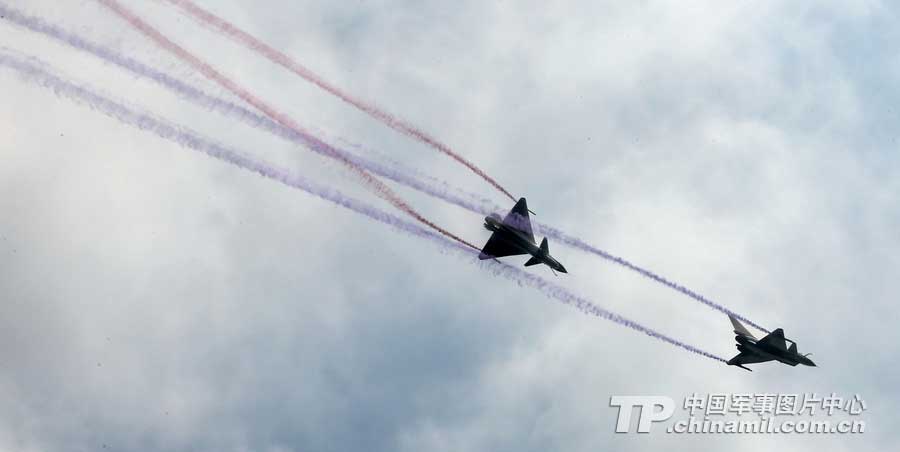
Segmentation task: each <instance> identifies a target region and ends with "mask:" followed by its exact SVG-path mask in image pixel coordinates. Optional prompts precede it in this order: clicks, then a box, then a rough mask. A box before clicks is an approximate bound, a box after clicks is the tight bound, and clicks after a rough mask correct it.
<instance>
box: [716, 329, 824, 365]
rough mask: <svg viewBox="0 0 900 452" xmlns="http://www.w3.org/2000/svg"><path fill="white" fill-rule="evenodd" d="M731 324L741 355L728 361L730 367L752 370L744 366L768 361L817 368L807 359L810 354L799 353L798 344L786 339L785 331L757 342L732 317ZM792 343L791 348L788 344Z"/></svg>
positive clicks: (773, 332) (770, 334)
mask: <svg viewBox="0 0 900 452" xmlns="http://www.w3.org/2000/svg"><path fill="white" fill-rule="evenodd" d="M728 318H729V319H731V324H732V325H734V334H737V336H735V337H734V340H735V341H737V349H738V351H740V353H739V354H738V355H737V356H735V357H734V358H731V359H730V360H729V361H728V365H729V366H738V367H740V368H742V369H747V370H750V369H749V368H747V367H744V366H743V365H742V364H752V363H764V362H766V361H780V362H782V363H784V364H787V365H788V366H796V365H797V364H803V365H804V366H813V367H815V365H816V363H814V362H812V360H811V359H809V358H807V356H809V353H807V354H805V355H801V354H800V353H798V352H797V343H796V342H794V341H792V340H790V339H785V338H784V331H783V330H782V329H781V328H778V329H777V330H775V331H772V332H771V333H769V334H767V335H766V336H765V337H764V338H762V339H759V340H757V339H756V338H755V337H753V335H752V334H750V332H749V331H747V328H745V327H744V325H742V324H741V322H738V320H737V319H736V318H734V317H732V316H728ZM788 342H790V343H791V345H790V347H788V346H787V343H788Z"/></svg>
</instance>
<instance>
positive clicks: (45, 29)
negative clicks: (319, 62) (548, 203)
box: [0, 3, 769, 333]
mask: <svg viewBox="0 0 900 452" xmlns="http://www.w3.org/2000/svg"><path fill="white" fill-rule="evenodd" d="M0 14H2V15H3V16H4V17H5V18H6V19H7V20H9V21H11V22H13V23H15V24H18V25H20V26H22V27H25V28H27V29H29V30H32V31H34V32H37V33H41V34H43V35H45V36H48V37H50V38H53V39H56V40H58V41H61V42H63V43H66V44H68V45H70V46H72V47H74V48H77V49H79V50H82V51H85V52H88V53H91V54H93V55H95V56H97V57H98V58H100V59H102V60H104V61H107V62H109V63H112V64H115V65H117V66H119V67H121V68H123V69H126V70H128V71H130V72H132V73H134V74H137V75H140V76H143V77H146V78H148V79H150V80H153V81H155V82H157V83H159V84H160V85H162V86H163V87H165V88H167V89H169V90H172V91H174V92H176V93H178V94H179V95H181V96H182V97H184V98H186V99H187V100H190V101H192V102H194V103H195V104H198V105H200V106H202V107H204V108H207V109H209V110H211V111H216V112H219V113H222V114H224V115H226V116H231V117H234V118H236V119H238V120H240V121H242V122H244V123H246V124H248V125H250V126H253V127H256V128H259V129H262V130H265V131H267V132H269V133H272V134H274V135H276V136H279V137H281V138H283V139H286V140H289V141H292V142H295V143H299V144H301V145H304V146H306V147H308V148H309V149H311V150H313V151H315V152H318V153H320V154H325V155H327V154H326V153H325V151H324V149H323V148H322V147H321V146H319V145H318V144H317V143H318V141H315V140H310V139H309V137H310V136H311V135H309V134H300V133H297V132H296V131H294V130H292V129H289V128H287V127H284V126H282V125H281V124H278V123H276V122H274V121H272V120H271V119H269V118H267V117H265V116H262V115H259V114H257V113H255V112H253V111H250V110H248V109H246V108H244V107H242V106H240V105H237V104H234V103H231V102H228V101H226V100H223V99H220V98H216V97H213V96H210V95H209V94H207V93H205V92H203V91H201V90H199V89H197V88H195V87H193V86H191V85H188V84H186V83H184V82H182V81H180V80H178V79H176V78H174V77H172V76H169V75H168V74H166V73H163V72H160V71H158V70H156V69H153V68H151V67H148V66H146V65H143V64H141V63H140V62H138V61H136V60H134V59H131V58H128V57H126V56H123V55H121V54H119V53H116V52H114V51H112V50H109V49H106V48H104V47H102V46H99V45H97V44H94V43H91V42H90V41H87V40H85V39H83V38H81V37H79V36H78V35H75V34H72V33H69V32H66V31H65V30H62V29H61V28H59V27H57V26H54V25H52V24H48V23H47V22H45V21H43V20H41V19H39V18H36V17H32V16H27V15H25V14H23V13H21V12H19V11H16V10H14V9H11V8H8V7H6V6H5V5H3V4H2V3H0ZM332 151H333V152H335V153H339V154H341V155H342V157H343V158H345V159H347V160H349V161H352V162H353V163H354V164H357V165H359V166H361V167H364V168H366V169H368V170H370V171H372V172H373V173H375V174H378V175H380V176H382V177H387V178H389V179H391V180H393V181H395V182H398V183H401V184H404V185H406V186H408V187H411V188H414V189H416V190H418V191H421V192H423V193H426V194H428V195H430V196H434V197H436V198H439V199H443V200H445V201H447V202H450V203H452V204H455V205H457V206H459V207H462V208H465V209H468V210H470V211H472V212H477V213H480V214H482V215H487V214H490V213H492V212H498V211H501V210H504V209H503V208H502V207H500V206H498V205H496V204H492V203H490V201H488V200H485V199H483V198H480V197H478V196H477V195H474V194H471V193H463V194H462V195H455V194H453V193H451V192H450V189H449V185H448V184H447V183H446V182H443V183H440V181H438V183H439V185H441V186H436V184H435V183H434V181H433V183H431V184H429V183H425V182H422V181H421V180H419V179H418V178H416V177H413V176H411V175H410V174H409V172H408V170H402V169H398V168H395V167H391V166H390V165H384V164H382V163H380V162H377V161H374V160H371V159H366V158H364V157H362V156H358V155H354V154H353V153H350V152H347V151H345V150H342V149H340V148H334V147H332ZM534 226H535V230H536V231H537V232H540V233H542V234H544V235H546V236H548V237H550V238H552V239H554V240H558V241H560V242H561V243H564V244H566V245H568V246H571V247H574V248H576V249H580V250H582V251H586V252H588V253H592V254H594V255H597V256H599V257H601V258H603V259H606V260H608V261H611V262H613V263H615V264H617V265H621V266H623V267H625V268H626V269H629V270H631V271H634V272H637V273H638V274H640V275H642V276H644V277H646V278H649V279H651V280H653V281H655V282H657V283H660V284H663V285H665V286H667V287H669V288H671V289H674V290H676V291H678V292H681V293H682V294H685V295H687V296H688V297H690V298H693V299H694V300H697V301H699V302H700V303H703V304H704V305H706V306H708V307H711V308H713V309H716V310H718V311H720V312H723V313H725V314H727V315H731V316H734V317H735V318H737V319H739V320H741V321H743V322H745V323H746V324H748V325H750V326H753V327H754V328H757V329H759V330H760V331H764V332H766V333H768V332H769V330H767V329H765V328H763V327H761V326H760V325H758V324H757V323H755V322H753V321H752V320H750V319H748V318H747V317H745V316H742V315H740V314H738V313H736V312H734V311H732V310H730V309H728V308H726V307H724V306H722V305H720V304H717V303H715V302H713V301H710V300H709V299H707V298H705V297H703V296H702V295H700V294H698V293H696V292H694V291H692V290H690V289H688V288H686V287H684V286H682V285H680V284H677V283H674V282H671V281H669V280H667V279H665V278H664V277H662V276H660V275H657V274H655V273H653V272H651V271H649V270H646V269H644V268H641V267H639V266H637V265H635V264H633V263H631V262H629V261H627V260H625V259H623V258H621V257H617V256H615V255H612V254H610V253H608V252H606V251H603V250H602V249H600V248H597V247H595V246H593V245H590V244H588V243H586V242H584V241H583V240H581V239H579V238H577V237H574V236H571V235H568V234H566V233H565V232H562V231H559V230H558V229H555V228H553V227H551V226H548V225H545V224H541V223H538V222H535V223H534Z"/></svg>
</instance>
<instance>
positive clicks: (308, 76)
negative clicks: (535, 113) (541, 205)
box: [168, 0, 516, 201]
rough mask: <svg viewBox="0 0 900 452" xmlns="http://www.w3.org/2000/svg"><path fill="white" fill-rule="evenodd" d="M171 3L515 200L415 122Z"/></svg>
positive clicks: (207, 15) (180, 2) (200, 12)
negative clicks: (355, 94)
mask: <svg viewBox="0 0 900 452" xmlns="http://www.w3.org/2000/svg"><path fill="white" fill-rule="evenodd" d="M168 1H169V2H170V3H172V4H174V5H176V6H178V7H180V8H181V9H182V11H184V12H186V13H187V14H188V15H190V16H191V17H194V18H195V19H198V20H200V21H201V22H202V23H204V24H206V25H208V26H211V27H213V28H214V29H216V30H218V31H219V32H220V33H223V34H225V35H226V36H228V37H229V38H231V39H234V40H235V41H237V42H239V43H241V44H243V45H244V46H246V47H248V48H250V49H251V50H253V51H255V52H257V53H259V54H260V55H262V56H264V57H265V58H267V59H268V60H270V61H272V62H274V63H275V64H278V65H280V66H282V67H284V68H285V69H287V70H289V71H291V72H293V73H294V74H296V75H298V76H300V77H302V78H303V79H305V80H306V81H308V82H310V83H312V84H314V85H316V86H318V87H319V88H321V89H323V90H325V91H327V92H328V93H330V94H332V95H334V96H336V97H338V98H339V99H341V100H342V101H344V102H346V103H348V104H350V105H352V106H354V107H356V108H357V109H358V110H360V111H362V112H364V113H366V114H368V115H369V116H372V117H373V118H375V119H377V120H378V121H381V122H382V123H383V124H385V125H387V126H388V127H390V128H392V129H394V130H396V131H398V132H400V133H402V134H404V135H406V136H409V137H412V138H414V139H416V140H418V141H420V142H422V143H425V144H427V145H428V146H431V147H432V148H434V149H436V150H438V151H440V152H442V153H444V154H446V155H448V156H449V157H450V158H452V159H453V160H456V161H457V162H459V163H461V164H463V165H464V166H465V167H466V168H468V169H469V170H471V171H472V172H474V173H475V174H477V175H479V176H481V178H482V179H484V180H485V181H487V182H488V183H489V184H491V185H492V186H493V187H494V188H496V189H497V190H499V191H500V192H501V193H503V194H504V195H506V196H507V197H509V199H511V200H513V201H515V200H516V198H515V197H514V196H513V195H512V194H510V193H509V192H508V191H507V190H506V189H505V188H503V186H501V185H500V184H499V183H498V182H497V181H495V180H494V179H493V178H491V177H490V176H488V175H487V173H485V172H484V171H483V170H482V169H481V168H478V167H477V166H475V164H474V163H472V162H470V161H468V160H466V159H465V158H464V157H463V156H461V155H459V154H458V153H457V152H456V151H454V150H453V149H450V147H449V146H447V145H446V144H444V143H442V142H440V141H438V140H437V139H436V138H434V137H432V136H430V135H429V134H427V133H425V132H424V131H423V130H421V129H418V128H416V127H415V126H413V125H412V124H410V123H408V122H406V121H404V120H402V119H399V118H397V117H395V116H393V115H391V114H390V113H388V112H386V111H384V110H382V109H380V108H378V107H377V106H375V105H373V104H369V103H366V102H363V101H362V100H360V99H357V98H355V97H353V96H351V95H350V94H347V93H345V92H344V91H342V90H340V89H339V88H337V87H336V86H334V85H332V84H330V83H328V82H327V81H325V80H324V79H322V77H320V76H319V75H317V74H315V73H314V72H313V71H311V70H309V69H308V68H306V67H304V66H303V65H301V64H300V63H298V62H297V61H295V60H294V59H292V58H291V57H289V56H287V55H286V54H284V53H283V52H281V51H279V50H277V49H275V48H273V47H271V46H269V45H268V44H266V43H264V42H262V41H260V40H259V39H257V38H256V37H254V36H252V35H250V34H249V33H247V32H245V31H243V30H241V29H240V28H238V27H236V26H235V25H234V24H232V23H230V22H228V21H226V20H225V19H222V18H221V17H218V16H216V15H214V14H213V13H211V12H209V11H207V10H205V9H203V8H201V7H199V6H197V5H196V4H194V3H193V2H190V1H188V0H168Z"/></svg>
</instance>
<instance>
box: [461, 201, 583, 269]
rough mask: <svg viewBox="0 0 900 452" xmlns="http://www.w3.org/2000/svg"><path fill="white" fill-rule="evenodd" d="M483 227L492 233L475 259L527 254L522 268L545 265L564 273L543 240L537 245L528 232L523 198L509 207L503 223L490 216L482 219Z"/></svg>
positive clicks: (528, 226) (528, 222)
mask: <svg viewBox="0 0 900 452" xmlns="http://www.w3.org/2000/svg"><path fill="white" fill-rule="evenodd" d="M484 228H485V229H487V230H488V231H491V232H493V234H491V238H489V239H488V241H487V243H486V244H485V245H484V249H483V250H481V254H480V255H479V256H478V258H479V259H481V260H484V259H493V258H497V257H504V256H518V255H522V254H530V255H531V259H529V260H528V262H526V263H525V266H526V267H530V266H532V265H537V264H547V266H548V267H550V268H551V269H553V270H556V271H559V272H563V273H568V272H567V271H566V267H563V265H562V264H560V263H559V261H557V260H556V259H554V258H553V256H551V255H550V247H549V245H547V238H546V237H544V240H542V241H541V244H540V246H538V245H537V243H536V242H535V241H534V233H533V232H531V219H530V218H529V217H528V205H527V204H525V198H521V199H519V202H517V203H516V205H515V206H514V207H513V208H512V210H511V211H510V212H509V214H507V215H506V218H504V219H503V221H500V216H499V215H496V214H493V215H490V216H487V217H485V218H484Z"/></svg>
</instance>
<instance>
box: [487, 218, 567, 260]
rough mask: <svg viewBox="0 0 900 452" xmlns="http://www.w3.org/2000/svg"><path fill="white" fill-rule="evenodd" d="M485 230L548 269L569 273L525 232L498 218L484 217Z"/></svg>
mask: <svg viewBox="0 0 900 452" xmlns="http://www.w3.org/2000/svg"><path fill="white" fill-rule="evenodd" d="M484 228H485V229H487V230H488V231H491V232H493V233H495V234H499V235H498V237H499V238H501V239H502V240H503V241H504V242H505V243H506V244H507V245H509V246H511V247H514V248H516V249H518V250H520V251H522V253H523V254H530V255H531V256H532V257H534V258H535V259H537V260H539V261H541V263H543V264H546V265H547V266H548V267H550V268H552V269H554V270H556V271H558V272H561V273H568V272H567V271H566V267H563V265H562V264H560V263H559V261H557V260H556V259H555V258H553V256H551V255H550V253H549V252H547V251H545V250H543V249H541V247H540V246H538V245H537V244H536V243H534V242H532V241H531V240H530V239H529V237H528V236H526V235H525V233H524V232H522V231H520V230H518V229H516V228H513V227H510V226H507V225H505V224H503V222H502V221H501V220H500V219H498V218H497V217H494V216H488V217H484Z"/></svg>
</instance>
